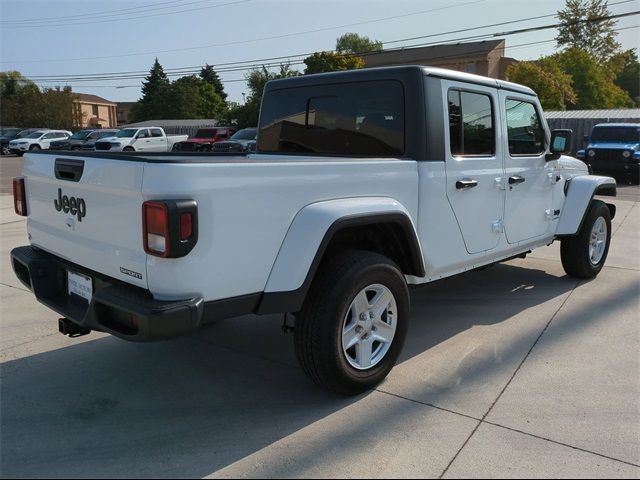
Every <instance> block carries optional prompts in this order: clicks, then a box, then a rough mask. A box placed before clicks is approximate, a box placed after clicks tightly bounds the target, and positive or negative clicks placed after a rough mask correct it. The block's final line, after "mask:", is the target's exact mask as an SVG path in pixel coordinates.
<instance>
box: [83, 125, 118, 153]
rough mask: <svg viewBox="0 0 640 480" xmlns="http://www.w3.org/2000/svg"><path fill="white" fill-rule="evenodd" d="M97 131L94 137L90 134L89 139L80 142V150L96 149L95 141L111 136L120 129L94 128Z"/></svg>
mask: <svg viewBox="0 0 640 480" xmlns="http://www.w3.org/2000/svg"><path fill="white" fill-rule="evenodd" d="M96 131H97V132H98V136H97V137H94V136H93V135H92V136H91V138H90V139H88V140H85V141H84V142H83V143H82V150H83V151H92V150H95V149H96V142H97V141H98V140H102V139H103V138H107V137H113V136H115V135H117V134H118V132H119V131H120V130H117V129H115V130H96Z"/></svg>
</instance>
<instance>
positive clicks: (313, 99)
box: [258, 80, 404, 157]
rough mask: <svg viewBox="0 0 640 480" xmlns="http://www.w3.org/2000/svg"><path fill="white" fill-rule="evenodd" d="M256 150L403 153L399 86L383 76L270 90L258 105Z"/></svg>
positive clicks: (345, 153) (374, 153)
mask: <svg viewBox="0 0 640 480" xmlns="http://www.w3.org/2000/svg"><path fill="white" fill-rule="evenodd" d="M258 150H259V151H261V152H282V153H306V154H334V155H346V156H352V155H353V156H357V155H366V156H379V157H395V156H400V155H403V154H404V89H403V87H402V84H401V83H400V82H398V81H392V80H389V81H387V80H383V81H371V82H354V83H342V84H337V85H315V86H311V87H299V88H290V89H283V90H273V91H271V92H269V93H268V94H267V95H266V96H265V99H264V102H263V106H262V113H261V117H260V134H259V136H258Z"/></svg>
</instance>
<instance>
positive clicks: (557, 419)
mask: <svg viewBox="0 0 640 480" xmlns="http://www.w3.org/2000/svg"><path fill="white" fill-rule="evenodd" d="M19 168H20V159H19V158H16V157H3V158H2V159H1V160H0V176H1V178H2V183H1V185H0V223H1V224H2V227H1V230H0V262H1V264H2V269H1V273H0V297H1V299H2V303H1V305H2V307H1V308H2V310H1V328H2V330H1V331H2V335H0V361H1V362H2V366H1V370H0V376H1V381H0V389H1V402H0V408H1V415H0V421H1V429H0V430H1V433H0V435H1V439H0V440H1V442H0V445H1V448H0V449H1V452H0V454H1V459H0V472H1V474H2V476H3V477H27V476H47V477H63V476H68V477H85V476H114V477H124V476H134V477H140V476H163V477H169V476H171V477H175V476H189V477H204V476H214V477H238V476H250V477H276V476H287V477H290V476H311V477H347V476H350V477H360V476H362V477H388V476H393V477H438V476H444V477H486V476H491V477H505V476H508V477H558V476H563V477H570V476H571V477H630V478H637V477H639V476H640V314H639V312H640V205H639V203H640V189H639V187H637V186H625V187H623V188H621V190H620V195H619V197H618V198H617V199H615V200H614V203H615V204H616V206H617V208H618V213H617V216H616V218H615V220H614V221H613V224H614V228H613V230H614V237H613V241H612V247H611V251H610V254H609V259H608V261H607V265H606V266H605V268H604V270H603V271H602V273H601V274H600V276H599V277H598V278H596V279H595V280H593V281H590V282H579V281H577V280H574V279H570V278H569V277H567V276H565V275H564V272H563V270H562V266H561V264H560V261H559V245H558V244H557V243H556V244H554V245H552V246H550V247H547V248H545V249H541V250H538V251H535V252H534V253H533V254H532V255H530V256H529V257H528V258H527V259H526V260H515V261H511V262H508V263H505V264H501V265H498V266H495V267H492V268H489V269H486V270H483V271H477V272H472V273H469V274H467V275H463V276H460V277H457V278H451V279H448V280H444V281H441V282H438V283H434V284H431V285H427V286H423V287H420V288H417V289H415V290H413V292H412V311H413V316H412V319H411V324H410V330H409V336H408V340H407V344H406V345H405V349H404V353H403V355H402V357H401V359H400V361H399V363H398V365H397V366H396V368H395V369H394V370H393V371H392V373H391V374H390V376H389V378H388V379H387V380H386V381H385V382H384V383H383V384H382V385H380V387H379V388H378V389H377V390H376V391H374V392H371V393H369V394H366V395H362V396H360V397H356V398H342V397H338V396H335V395H331V394H328V393H326V392H324V391H322V390H319V389H317V388H316V387H314V386H313V385H312V384H311V383H310V382H309V381H308V380H307V378H306V377H305V376H304V375H303V373H302V372H301V371H300V369H299V368H298V366H297V363H296V361H295V358H294V353H293V345H292V338H291V336H290V335H284V334H282V333H281V331H280V325H281V323H282V317H281V316H267V317H257V316H246V317H242V318H239V319H232V320H227V321H224V322H221V323H219V324H217V325H213V326H210V327H207V328H205V329H202V330H200V331H198V332H196V333H195V334H192V335H190V336H187V337H183V338H179V339H177V340H173V341H169V342H159V343H152V344H131V343H126V342H123V341H121V340H118V339H116V338H113V337H110V336H106V335H102V334H97V333H92V334H91V335H89V336H86V337H82V338H81V339H68V338H66V337H63V336H61V335H60V334H58V333H57V322H56V320H57V318H58V317H57V315H55V314H54V313H53V312H51V311H50V310H48V309H46V308H45V307H43V306H41V305H39V304H38V303H37V302H36V301H35V299H34V298H33V295H32V294H31V293H29V292H27V291H26V289H25V288H24V287H23V286H22V285H21V284H20V283H19V281H18V280H17V278H15V276H14V274H13V272H12V271H11V268H10V265H9V256H8V253H9V251H10V250H11V249H12V248H13V247H15V246H18V245H23V244H26V243H27V239H26V232H25V222H24V220H22V219H21V218H20V217H17V216H15V215H14V214H13V208H12V200H11V196H10V191H11V184H10V180H11V178H12V177H13V176H15V175H17V174H18V172H19Z"/></svg>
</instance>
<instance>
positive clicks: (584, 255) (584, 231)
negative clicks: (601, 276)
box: [560, 200, 611, 278]
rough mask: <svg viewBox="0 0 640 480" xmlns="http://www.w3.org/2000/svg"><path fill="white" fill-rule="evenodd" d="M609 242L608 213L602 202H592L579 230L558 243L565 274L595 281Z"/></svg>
mask: <svg viewBox="0 0 640 480" xmlns="http://www.w3.org/2000/svg"><path fill="white" fill-rule="evenodd" d="M610 243H611V212H610V211H609V208H608V207H607V205H606V204H605V203H604V202H603V201H601V200H594V201H593V202H591V207H590V208H589V212H588V213H587V215H586V217H585V219H584V222H583V223H582V226H581V227H580V231H579V232H578V234H577V235H575V236H573V237H567V238H563V239H562V242H561V244H560V258H561V259H562V267H563V268H564V271H565V272H566V273H567V275H571V276H572V277H577V278H594V277H595V276H596V275H598V273H600V270H602V267H603V266H604V262H605V260H606V259H607V254H608V253H609V244H610Z"/></svg>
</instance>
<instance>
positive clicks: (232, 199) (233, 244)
mask: <svg viewBox="0 0 640 480" xmlns="http://www.w3.org/2000/svg"><path fill="white" fill-rule="evenodd" d="M142 193H143V198H144V200H159V199H180V198H188V199H193V200H195V201H196V202H197V203H198V221H199V239H198V243H197V245H196V246H195V248H194V249H193V250H192V251H191V253H190V254H189V255H187V256H186V257H184V258H179V259H164V258H157V257H153V256H149V257H148V259H147V278H148V279H149V289H150V290H151V292H152V293H153V294H154V296H155V297H157V298H159V299H176V298H184V297H185V296H190V295H194V296H195V295H197V296H202V297H203V298H204V299H205V300H207V301H209V300H217V299H223V298H230V297H236V296H240V295H246V294H251V293H257V292H262V291H263V290H264V288H265V285H266V282H267V279H268V277H269V273H270V272H271V269H272V267H273V264H274V262H275V259H276V257H277V255H278V252H279V250H280V248H281V245H282V243H283V240H284V238H285V235H286V233H287V231H288V229H289V226H290V225H291V222H292V221H293V219H294V217H295V216H296V214H297V213H298V211H299V210H300V209H301V208H303V207H304V206H305V205H308V204H310V203H314V202H318V201H323V200H332V199H337V198H349V197H360V196H380V197H390V198H393V199H395V200H397V201H398V202H400V203H401V204H403V205H404V206H405V208H407V210H408V211H409V213H410V215H411V218H412V219H413V220H414V222H415V219H416V218H417V198H418V176H417V166H416V162H414V161H405V160H395V159H380V160H377V159H364V160H360V159H358V160H353V159H343V160H341V159H336V158H331V159H328V158H324V159H322V158H321V159H318V158H314V157H311V158H305V157H289V159H287V157H284V158H283V157H275V158H274V157H273V156H269V155H254V156H251V157H249V158H246V159H244V158H243V159H239V160H238V161H237V162H230V161H225V162H224V163H223V162H220V163H206V164H203V163H193V164H160V163H151V164H147V165H146V166H145V174H144V181H143V186H142Z"/></svg>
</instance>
